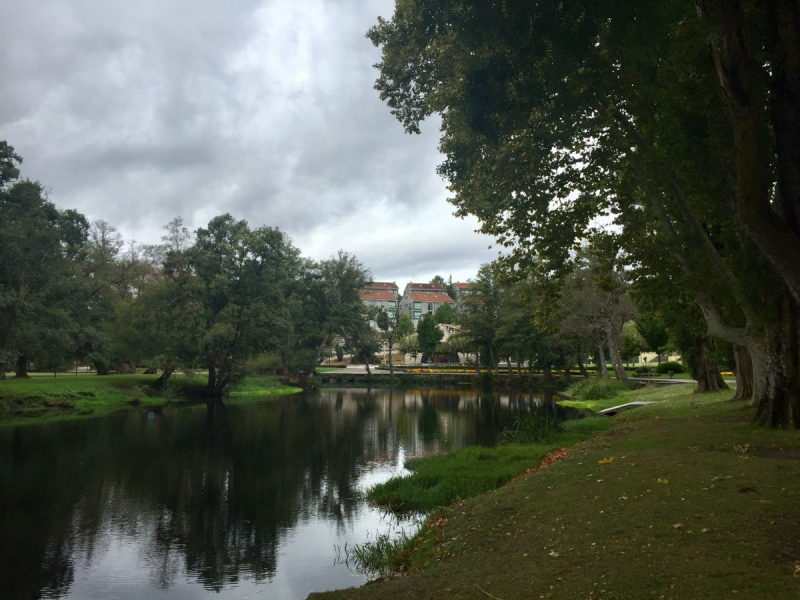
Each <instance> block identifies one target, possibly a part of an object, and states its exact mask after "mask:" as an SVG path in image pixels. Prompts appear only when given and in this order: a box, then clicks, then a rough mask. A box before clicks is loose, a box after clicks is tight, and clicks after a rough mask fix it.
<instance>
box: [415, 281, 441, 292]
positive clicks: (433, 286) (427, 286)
mask: <svg viewBox="0 0 800 600" xmlns="http://www.w3.org/2000/svg"><path fill="white" fill-rule="evenodd" d="M406 287H407V288H409V289H412V290H430V291H432V292H433V291H438V292H443V291H444V290H445V288H444V286H443V285H439V284H438V283H409V284H408V285H407V286H406Z"/></svg>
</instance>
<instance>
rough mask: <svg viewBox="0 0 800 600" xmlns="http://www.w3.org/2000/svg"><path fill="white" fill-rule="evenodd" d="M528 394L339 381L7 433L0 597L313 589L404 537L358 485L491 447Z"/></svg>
mask: <svg viewBox="0 0 800 600" xmlns="http://www.w3.org/2000/svg"><path fill="white" fill-rule="evenodd" d="M550 400H551V399H550V398H548V399H546V400H545V399H544V398H543V397H541V396H532V395H527V394H517V395H510V396H509V395H501V396H479V395H478V394H477V392H464V391H445V390H388V389H381V390H371V391H368V390H364V389H335V390H325V391H322V392H316V393H308V394H305V393H304V394H295V395H290V396H284V397H280V398H275V397H272V398H264V399H252V398H248V399H247V400H244V401H241V400H240V401H233V402H229V403H228V404H226V405H225V406H222V407H218V408H217V409H216V410H213V411H212V410H209V409H208V408H207V407H206V406H205V405H197V406H188V407H180V408H164V409H161V410H158V411H150V410H146V409H141V408H140V409H131V410H127V411H121V412H117V413H114V414H112V415H110V416H108V417H103V418H94V419H87V420H81V421H73V422H61V423H52V424H42V425H35V426H25V427H15V428H11V427H6V428H0V598H2V599H6V598H12V599H16V598H25V599H27V598H39V597H42V598H75V599H77V598H117V599H125V598H137V599H138V598H146V597H152V596H154V595H156V591H158V593H157V596H158V597H159V598H163V599H165V600H171V599H177V598H201V597H206V596H208V597H213V598H218V599H223V598H224V599H227V598H247V597H251V598H258V597H262V598H271V599H276V598H278V599H287V600H294V599H303V598H305V597H306V595H307V594H308V593H310V592H312V591H322V590H328V589H336V588H343V587H350V586H354V585H360V584H361V583H363V582H364V581H366V577H365V576H364V575H362V574H359V573H356V572H354V571H353V570H352V569H350V568H348V567H347V566H346V565H344V564H341V563H336V561H335V558H336V547H337V546H339V547H343V546H344V544H345V543H346V544H348V545H352V544H354V543H362V542H364V541H365V540H366V539H367V538H368V536H374V535H375V534H376V533H378V532H395V531H397V530H398V529H401V528H403V527H407V528H408V527H410V528H413V524H410V523H408V522H398V521H397V520H395V519H393V518H392V517H389V516H386V515H382V514H381V513H380V512H379V511H378V510H376V509H374V508H372V507H370V506H368V505H367V504H366V503H365V502H364V501H363V500H362V497H361V492H362V491H363V490H365V489H367V488H368V487H369V486H371V485H373V484H375V483H378V482H380V481H384V480H386V479H388V478H389V477H391V476H392V475H395V474H398V473H403V472H404V469H403V463H404V461H405V459H406V458H408V457H411V456H420V455H425V454H430V453H437V452H447V451H451V450H455V449H459V448H463V447H465V446H468V445H473V444H481V445H486V446H491V445H494V444H496V443H497V441H498V436H499V434H500V433H501V432H502V431H503V429H504V428H505V427H507V426H509V425H511V424H512V422H513V419H514V417H515V416H516V415H518V414H521V413H524V412H526V411H529V410H531V408H532V407H534V406H536V405H538V404H540V403H541V402H543V401H550Z"/></svg>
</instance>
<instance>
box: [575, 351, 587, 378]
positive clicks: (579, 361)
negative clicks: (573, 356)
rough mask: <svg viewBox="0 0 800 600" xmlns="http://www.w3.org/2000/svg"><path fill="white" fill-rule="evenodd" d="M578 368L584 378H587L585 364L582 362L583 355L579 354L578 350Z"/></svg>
mask: <svg viewBox="0 0 800 600" xmlns="http://www.w3.org/2000/svg"><path fill="white" fill-rule="evenodd" d="M578 370H579V371H580V372H581V375H583V378H584V379H589V371H587V370H586V365H584V364H583V356H581V352H578Z"/></svg>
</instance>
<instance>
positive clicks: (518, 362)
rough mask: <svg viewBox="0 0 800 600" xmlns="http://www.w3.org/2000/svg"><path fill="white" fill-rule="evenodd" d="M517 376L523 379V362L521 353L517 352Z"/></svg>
mask: <svg viewBox="0 0 800 600" xmlns="http://www.w3.org/2000/svg"><path fill="white" fill-rule="evenodd" d="M517 377H519V378H520V380H522V362H520V360H519V354H517Z"/></svg>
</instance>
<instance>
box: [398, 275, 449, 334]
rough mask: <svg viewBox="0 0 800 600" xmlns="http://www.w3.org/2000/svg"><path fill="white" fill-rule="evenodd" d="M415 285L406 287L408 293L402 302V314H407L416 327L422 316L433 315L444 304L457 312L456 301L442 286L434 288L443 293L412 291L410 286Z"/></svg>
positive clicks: (404, 295)
mask: <svg viewBox="0 0 800 600" xmlns="http://www.w3.org/2000/svg"><path fill="white" fill-rule="evenodd" d="M412 285H415V284H411V283H409V284H408V285H407V286H406V291H405V293H404V294H403V298H402V299H401V300H400V312H401V313H404V314H407V315H408V316H410V317H411V320H412V321H413V323H414V326H415V327H416V326H417V323H419V320H420V319H422V315H426V314H427V315H432V314H433V313H435V312H436V309H437V308H439V307H440V306H441V305H442V304H449V305H450V307H451V308H453V309H454V310H455V304H456V303H455V300H453V299H452V298H451V297H450V296H448V295H447V294H446V293H445V292H444V288H442V287H441V286H433V287H435V288H438V289H440V290H442V291H411V290H409V286H412ZM416 285H431V284H416Z"/></svg>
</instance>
